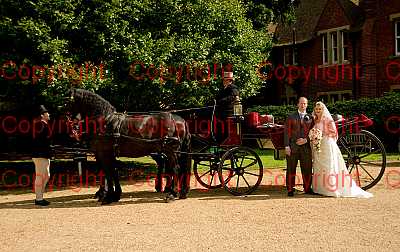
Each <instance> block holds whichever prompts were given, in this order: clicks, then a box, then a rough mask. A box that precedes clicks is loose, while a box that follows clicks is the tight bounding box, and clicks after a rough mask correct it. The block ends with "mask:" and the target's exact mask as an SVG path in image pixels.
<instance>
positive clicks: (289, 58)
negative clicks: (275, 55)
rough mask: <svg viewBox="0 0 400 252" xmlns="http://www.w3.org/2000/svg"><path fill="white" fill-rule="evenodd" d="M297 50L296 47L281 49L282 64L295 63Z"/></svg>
mask: <svg viewBox="0 0 400 252" xmlns="http://www.w3.org/2000/svg"><path fill="white" fill-rule="evenodd" d="M297 61H298V52H297V48H296V47H294V48H293V47H285V48H284V49H283V65H291V64H293V65H294V64H297Z"/></svg>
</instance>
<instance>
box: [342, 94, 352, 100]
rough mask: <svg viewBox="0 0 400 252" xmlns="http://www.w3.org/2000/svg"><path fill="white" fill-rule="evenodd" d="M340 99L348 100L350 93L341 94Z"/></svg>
mask: <svg viewBox="0 0 400 252" xmlns="http://www.w3.org/2000/svg"><path fill="white" fill-rule="evenodd" d="M342 100H343V101H346V100H350V94H347V93H346V94H342Z"/></svg>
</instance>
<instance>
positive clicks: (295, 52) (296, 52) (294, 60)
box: [292, 47, 299, 65]
mask: <svg viewBox="0 0 400 252" xmlns="http://www.w3.org/2000/svg"><path fill="white" fill-rule="evenodd" d="M298 59H299V54H298V50H297V47H293V61H292V62H293V65H296V64H297V63H298Z"/></svg>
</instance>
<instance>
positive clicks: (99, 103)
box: [64, 89, 115, 118]
mask: <svg viewBox="0 0 400 252" xmlns="http://www.w3.org/2000/svg"><path fill="white" fill-rule="evenodd" d="M64 107H65V112H69V113H70V114H71V115H72V116H73V117H75V116H76V115H77V114H81V116H83V117H86V116H89V117H104V118H105V117H107V116H108V115H110V114H113V113H114V112H115V108H114V107H113V106H112V105H111V104H110V103H109V102H108V101H106V100H105V99H104V98H102V97H101V96H99V95H98V94H96V93H93V92H91V91H88V90H84V89H70V90H69V91H68V92H67V95H66V97H65V106H64Z"/></svg>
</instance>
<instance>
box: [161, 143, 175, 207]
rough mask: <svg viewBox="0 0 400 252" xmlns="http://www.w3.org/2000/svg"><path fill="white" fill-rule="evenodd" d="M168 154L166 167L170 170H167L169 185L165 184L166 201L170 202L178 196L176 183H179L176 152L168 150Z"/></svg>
mask: <svg viewBox="0 0 400 252" xmlns="http://www.w3.org/2000/svg"><path fill="white" fill-rule="evenodd" d="M165 154H166V155H167V166H166V169H167V170H168V171H169V172H167V174H166V176H167V185H166V186H165V190H164V193H165V202H167V203H168V202H170V201H173V200H175V198H176V197H177V196H178V193H177V190H176V185H177V175H178V172H177V167H176V166H177V162H176V157H175V153H174V152H173V151H172V150H171V151H167V152H166V153H165Z"/></svg>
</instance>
